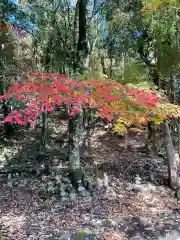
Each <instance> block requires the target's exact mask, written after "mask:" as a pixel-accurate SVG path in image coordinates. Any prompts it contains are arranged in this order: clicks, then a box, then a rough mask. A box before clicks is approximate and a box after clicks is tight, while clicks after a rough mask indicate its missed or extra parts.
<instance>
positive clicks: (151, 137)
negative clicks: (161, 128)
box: [146, 122, 158, 156]
mask: <svg viewBox="0 0 180 240" xmlns="http://www.w3.org/2000/svg"><path fill="white" fill-rule="evenodd" d="M146 147H147V148H149V149H151V150H152V151H153V153H154V154H155V156H156V155H157V154H158V150H157V146H156V129H155V126H154V124H153V123H152V122H149V123H148V139H147V144H146Z"/></svg>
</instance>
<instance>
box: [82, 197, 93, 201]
mask: <svg viewBox="0 0 180 240" xmlns="http://www.w3.org/2000/svg"><path fill="white" fill-rule="evenodd" d="M83 201H84V202H91V201H92V197H91V196H89V197H83Z"/></svg>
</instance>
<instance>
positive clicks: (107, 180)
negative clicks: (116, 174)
mask: <svg viewBox="0 0 180 240" xmlns="http://www.w3.org/2000/svg"><path fill="white" fill-rule="evenodd" d="M104 187H105V188H108V187H109V179H108V175H107V174H106V173H104Z"/></svg>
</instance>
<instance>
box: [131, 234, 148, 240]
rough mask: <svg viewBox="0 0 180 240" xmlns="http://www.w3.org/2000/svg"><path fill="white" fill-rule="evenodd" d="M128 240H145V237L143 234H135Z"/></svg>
mask: <svg viewBox="0 0 180 240" xmlns="http://www.w3.org/2000/svg"><path fill="white" fill-rule="evenodd" d="M130 240H145V239H144V237H143V236H140V235H137V236H134V237H132V238H130Z"/></svg>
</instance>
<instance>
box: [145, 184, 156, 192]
mask: <svg viewBox="0 0 180 240" xmlns="http://www.w3.org/2000/svg"><path fill="white" fill-rule="evenodd" d="M146 188H147V191H148V192H151V193H152V192H155V191H156V186H154V185H153V184H151V183H148V184H147V186H146Z"/></svg>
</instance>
